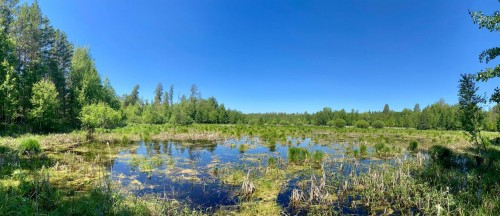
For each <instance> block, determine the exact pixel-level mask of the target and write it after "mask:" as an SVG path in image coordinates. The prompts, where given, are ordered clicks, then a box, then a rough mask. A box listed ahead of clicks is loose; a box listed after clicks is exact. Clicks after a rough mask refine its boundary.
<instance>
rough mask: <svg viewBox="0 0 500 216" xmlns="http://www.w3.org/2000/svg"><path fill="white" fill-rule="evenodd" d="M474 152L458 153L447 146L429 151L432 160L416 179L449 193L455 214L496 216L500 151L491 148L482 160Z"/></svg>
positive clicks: (499, 196) (498, 209)
mask: <svg viewBox="0 0 500 216" xmlns="http://www.w3.org/2000/svg"><path fill="white" fill-rule="evenodd" d="M475 152H477V151H476V150H475V149H472V148H470V149H467V150H466V151H465V152H463V153H458V152H455V151H453V150H451V149H449V148H447V147H444V146H433V147H432V148H431V150H430V151H429V154H430V157H431V160H430V162H429V164H428V165H427V166H425V168H423V169H422V170H421V172H419V173H417V179H418V180H420V181H421V182H422V184H429V185H430V186H431V187H434V188H436V189H437V190H438V191H449V193H450V194H451V195H452V197H453V200H452V201H453V202H452V205H453V206H454V213H455V214H462V213H465V214H486V215H497V214H498V213H499V212H500V202H499V201H498V200H499V199H500V147H498V146H490V147H488V148H487V150H486V151H485V152H483V157H478V156H476V155H475ZM452 209H453V208H452Z"/></svg>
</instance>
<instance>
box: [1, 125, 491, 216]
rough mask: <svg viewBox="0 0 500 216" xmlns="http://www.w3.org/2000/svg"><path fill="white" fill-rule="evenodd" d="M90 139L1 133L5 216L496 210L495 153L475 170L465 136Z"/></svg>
mask: <svg viewBox="0 0 500 216" xmlns="http://www.w3.org/2000/svg"><path fill="white" fill-rule="evenodd" d="M249 134H253V135H249ZM86 135H87V134H86V133H85V132H75V133H71V134H60V135H43V136H23V137H19V138H2V139H1V143H2V144H1V146H0V150H1V151H0V154H1V156H2V157H0V158H1V161H0V162H1V165H2V172H1V178H0V183H1V185H0V186H1V193H2V196H1V199H2V202H0V209H2V212H6V213H8V214H77V215H81V214H88V215H100V214H135V215H141V214H152V215H156V214H174V213H175V214H183V215H192V214H216V215H226V214H241V215H255V214H260V215H277V214H292V215H295V214H299V215H302V214H313V215H316V214H320V215H324V214H431V215H436V214H457V215H459V214H466V215H467V214H476V213H477V212H481V213H482V214H485V215H495V214H496V213H498V211H499V207H500V206H499V205H498V200H499V197H498V196H499V194H500V193H499V190H500V185H499V182H500V181H499V176H498V175H497V174H498V173H499V171H500V170H499V169H500V162H499V159H500V158H499V157H500V154H499V153H500V152H499V151H500V150H499V147H498V146H495V145H491V146H489V147H488V150H487V156H486V157H485V162H484V163H482V164H481V165H478V164H477V162H476V160H475V158H474V156H475V154H474V152H473V149H471V146H469V144H468V142H467V137H466V136H465V135H464V134H463V133H460V132H446V131H418V130H401V129H357V128H344V129H339V128H330V127H316V126H302V127H293V126H264V127H262V126H242V125H191V126H173V125H157V126H154V125H153V126H152V125H135V126H127V127H123V128H118V129H114V130H96V131H95V133H94V136H95V138H94V140H93V141H91V142H90V141H88V140H87V139H86ZM484 135H485V137H487V138H488V139H489V140H492V141H493V142H495V141H496V140H498V139H499V137H500V135H499V134H498V133H486V134H484Z"/></svg>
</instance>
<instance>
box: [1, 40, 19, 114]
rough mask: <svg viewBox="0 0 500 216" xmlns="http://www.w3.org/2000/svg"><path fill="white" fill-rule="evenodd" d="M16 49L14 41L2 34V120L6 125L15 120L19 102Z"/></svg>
mask: <svg viewBox="0 0 500 216" xmlns="http://www.w3.org/2000/svg"><path fill="white" fill-rule="evenodd" d="M14 49H15V48H14V44H13V42H12V40H11V39H9V38H8V37H7V35H6V34H4V33H3V32H0V107H1V112H0V120H1V121H2V122H4V123H10V122H11V121H12V120H13V119H14V118H15V116H16V111H17V107H18V102H19V101H18V98H19V94H18V87H19V86H18V80H19V79H18V76H17V73H16V72H15V70H14V65H15V64H16V57H15V55H14Z"/></svg>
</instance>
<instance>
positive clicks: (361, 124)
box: [354, 120, 370, 128]
mask: <svg viewBox="0 0 500 216" xmlns="http://www.w3.org/2000/svg"><path fill="white" fill-rule="evenodd" d="M354 126H356V127H357V128H368V127H370V124H369V123H368V122H367V121H365V120H358V121H357V122H356V123H355V124H354Z"/></svg>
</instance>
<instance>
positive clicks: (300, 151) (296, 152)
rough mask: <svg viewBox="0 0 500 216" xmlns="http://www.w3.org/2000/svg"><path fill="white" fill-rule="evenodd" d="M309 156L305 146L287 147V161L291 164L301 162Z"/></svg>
mask: <svg viewBox="0 0 500 216" xmlns="http://www.w3.org/2000/svg"><path fill="white" fill-rule="evenodd" d="M310 157H311V154H310V153H309V152H308V151H307V149H306V148H302V147H290V148H288V161H289V162H290V163H293V164H297V165H298V164H302V163H304V162H306V160H307V159H309V158H310Z"/></svg>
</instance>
